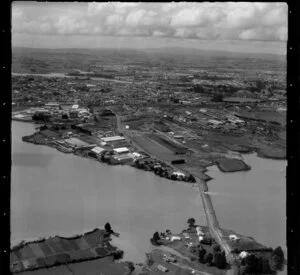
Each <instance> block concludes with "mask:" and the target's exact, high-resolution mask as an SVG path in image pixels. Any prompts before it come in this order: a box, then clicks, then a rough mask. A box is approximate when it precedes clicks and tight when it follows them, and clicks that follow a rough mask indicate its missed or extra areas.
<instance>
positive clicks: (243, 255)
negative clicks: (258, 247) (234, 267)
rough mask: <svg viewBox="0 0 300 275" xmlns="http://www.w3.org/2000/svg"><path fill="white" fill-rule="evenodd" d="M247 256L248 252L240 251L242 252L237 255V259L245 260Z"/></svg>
mask: <svg viewBox="0 0 300 275" xmlns="http://www.w3.org/2000/svg"><path fill="white" fill-rule="evenodd" d="M248 255H250V253H249V252H247V251H242V252H241V253H240V254H239V257H240V258H242V259H244V258H246V257H247V256H248Z"/></svg>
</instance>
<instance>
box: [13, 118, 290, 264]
mask: <svg viewBox="0 0 300 275" xmlns="http://www.w3.org/2000/svg"><path fill="white" fill-rule="evenodd" d="M34 127H35V126H34V125H32V124H28V123H22V122H13V124H12V153H13V156H12V157H13V166H12V198H11V206H12V210H11V214H12V218H11V231H12V232H11V234H12V235H11V239H12V243H13V244H15V243H17V242H19V241H21V240H22V239H35V238H38V237H44V236H49V235H56V234H57V235H58V234H59V235H64V236H69V235H72V234H79V233H82V232H84V231H87V230H90V229H93V228H95V227H103V225H104V224H105V223H106V222H110V223H111V225H112V227H113V228H114V229H115V231H117V232H120V233H121V235H120V238H114V240H113V243H115V244H116V245H118V246H119V247H120V248H122V249H124V250H125V259H126V260H132V261H135V262H142V261H143V260H144V258H145V257H144V253H145V252H148V251H150V250H151V248H152V246H151V244H150V242H149V239H150V237H151V236H152V234H153V233H154V232H155V231H157V230H158V231H162V230H164V229H167V228H169V229H172V230H173V231H174V232H176V231H177V232H178V231H180V230H182V229H183V227H184V226H185V225H186V220H187V218H188V217H195V218H196V220H197V221H198V222H199V223H200V224H206V219H205V215H204V211H203V207H202V201H201V198H200V196H199V195H198V193H197V191H196V190H195V189H193V188H192V187H190V186H187V185H185V184H179V183H174V182H171V181H168V180H165V179H162V178H160V177H157V176H155V175H154V174H152V173H149V172H148V173H147V172H143V171H140V170H136V169H134V168H131V167H126V166H107V165H105V164H101V163H98V162H96V161H92V160H88V159H83V158H80V157H77V156H74V155H66V154H63V153H61V152H59V151H57V150H55V149H52V148H48V147H46V146H40V145H33V144H30V143H24V142H22V140H21V137H22V136H23V135H28V134H31V133H32V132H33V131H34ZM244 159H245V161H246V163H248V164H250V165H251V167H252V170H251V171H249V172H239V173H229V174H226V173H222V172H220V171H219V170H218V169H217V168H216V167H211V168H210V169H209V172H208V174H209V175H210V176H211V177H213V178H215V180H212V181H210V182H209V190H210V193H211V197H212V201H213V204H214V208H215V211H216V214H217V217H218V219H219V223H220V226H222V227H223V228H227V229H233V230H235V231H237V232H239V233H241V234H244V235H249V236H253V237H254V238H255V239H256V240H257V241H258V242H261V243H262V244H265V245H269V246H272V247H275V246H278V245H281V246H282V248H283V249H285V250H286V246H285V245H286V241H285V240H286V237H285V236H286V231H285V216H286V215H285V209H286V208H285V202H286V200H285V194H286V193H285V166H286V161H274V160H267V159H261V158H258V157H256V156H255V155H245V156H244Z"/></svg>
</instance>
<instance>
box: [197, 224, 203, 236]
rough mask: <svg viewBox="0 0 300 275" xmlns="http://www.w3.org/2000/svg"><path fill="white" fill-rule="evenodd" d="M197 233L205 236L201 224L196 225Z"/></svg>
mask: <svg viewBox="0 0 300 275" xmlns="http://www.w3.org/2000/svg"><path fill="white" fill-rule="evenodd" d="M196 231H197V235H198V236H203V235H204V233H203V232H202V230H201V228H200V227H199V226H197V227H196Z"/></svg>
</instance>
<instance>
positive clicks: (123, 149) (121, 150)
mask: <svg viewBox="0 0 300 275" xmlns="http://www.w3.org/2000/svg"><path fill="white" fill-rule="evenodd" d="M113 151H114V153H115V154H117V155H121V154H127V153H129V149H128V148H126V147H120V148H115V149H113Z"/></svg>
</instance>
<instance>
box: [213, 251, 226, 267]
mask: <svg viewBox="0 0 300 275" xmlns="http://www.w3.org/2000/svg"><path fill="white" fill-rule="evenodd" d="M214 264H215V266H216V267H217V268H220V269H224V268H225V267H226V265H227V262H226V256H225V252H224V251H223V252H216V253H215V255H214Z"/></svg>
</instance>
